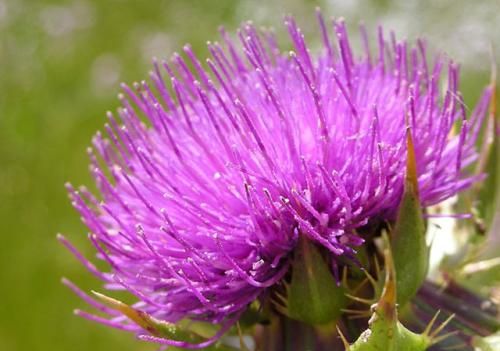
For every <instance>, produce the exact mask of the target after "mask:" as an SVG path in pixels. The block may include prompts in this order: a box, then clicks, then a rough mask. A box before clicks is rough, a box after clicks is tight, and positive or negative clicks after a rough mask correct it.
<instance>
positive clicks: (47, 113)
mask: <svg viewBox="0 0 500 351" xmlns="http://www.w3.org/2000/svg"><path fill="white" fill-rule="evenodd" d="M316 5H320V6H321V7H322V8H323V10H324V12H325V15H327V16H335V17H339V16H343V17H345V18H346V20H347V22H348V23H349V25H350V26H351V27H354V26H356V25H357V23H358V21H359V20H361V19H363V20H364V21H365V22H366V23H367V24H368V28H371V29H374V28H375V24H377V23H382V24H384V26H385V27H386V28H393V29H395V30H396V31H397V33H398V36H399V37H405V36H407V37H408V38H410V39H412V38H415V37H416V36H417V35H421V36H424V37H426V38H428V39H429V41H430V42H431V47H432V48H434V49H436V48H438V49H440V50H444V51H446V52H447V53H448V54H449V55H450V56H451V57H454V58H456V59H457V61H459V62H460V63H462V64H463V81H462V82H463V85H462V88H463V91H464V94H465V96H466V102H467V103H468V104H469V106H470V105H472V104H473V102H474V101H475V99H476V98H477V97H478V95H479V93H480V87H481V86H483V85H485V84H486V83H487V82H488V79H489V78H488V77H489V73H490V58H489V44H490V43H493V44H494V45H495V47H496V50H497V56H499V55H498V49H499V48H500V36H499V35H498V34H497V33H495V30H496V31H498V23H500V2H499V1H498V0H487V1H482V2H477V3H474V2H472V1H467V0H461V1H457V0H441V1H418V0H411V1H391V0H380V1H361V0H356V1H354V0H353V1H349V0H345V1H299V0H289V1H286V0H281V1H271V0H267V1H259V0H245V1H243V0H242V1H239V0H165V1H146V0H143V1H129V0H107V1H103V0H74V1H73V0H70V1H50V0H43V1H35V0H33V1H28V0H0V228H1V229H0V230H1V242H0V350H1V351H11V350H12V351H17V350H33V351H34V350H51V351H58V350H65V351H66V350H73V351H78V350H93V351H100V350H122V351H126V350H154V349H156V347H154V346H152V345H146V344H144V343H139V342H137V341H135V339H134V337H133V336H132V335H129V334H126V333H123V332H118V331H113V330H110V329H107V328H105V327H103V326H100V325H96V324H92V323H90V322H87V321H85V320H83V319H80V318H76V317H74V316H73V314H72V309H73V308H75V307H84V303H82V302H81V301H80V300H79V299H78V298H77V297H75V296H74V295H73V293H72V292H70V291H69V290H68V289H66V288H64V287H63V286H62V285H61V284H60V278H61V276H67V277H70V278H71V279H72V280H73V281H75V282H77V283H78V284H79V285H80V286H81V287H83V288H84V289H87V290H88V289H90V288H92V287H93V288H98V287H99V286H98V285H97V284H98V282H97V281H96V280H93V279H92V278H91V277H90V275H89V274H88V273H87V272H86V271H85V269H84V268H83V267H82V266H80V265H79V264H78V263H77V262H76V261H75V260H74V259H73V257H72V256H71V255H70V254H69V253H68V252H67V251H66V250H65V249H64V248H63V247H62V246H61V245H60V244H59V243H58V242H57V241H56V239H55V234H56V233H57V232H62V233H64V234H66V235H67V236H68V237H69V238H70V239H71V240H72V241H73V242H74V243H75V244H77V246H78V247H80V248H81V249H82V251H83V252H84V253H86V254H87V256H88V257H90V256H91V254H92V250H91V249H90V245H89V244H88V243H87V242H86V230H85V228H84V227H83V226H82V225H81V224H80V222H79V216H78V214H76V213H75V212H74V211H73V209H72V208H71V206H70V204H69V201H68V200H67V197H66V193H65V190H64V187H63V184H64V182H65V181H68V180H69V181H71V182H72V183H74V184H76V185H79V184H91V179H90V177H89V175H88V172H87V158H86V153H85V148H86V147H87V145H88V144H89V142H90V139H91V137H92V135H93V134H94V132H95V131H96V130H98V129H100V128H101V127H102V125H103V123H104V117H105V112H106V111H107V110H113V109H115V108H116V107H117V99H116V94H117V93H118V91H119V83H120V82H121V81H125V82H129V83H130V82H133V81H136V80H141V79H143V78H146V77H147V73H148V71H149V69H150V62H151V61H150V59H151V57H152V56H157V57H160V58H167V57H169V56H170V55H171V54H172V53H173V52H174V51H175V50H179V49H181V48H182V45H183V44H184V43H187V42H189V43H191V44H192V45H193V46H194V48H195V49H196V51H197V52H198V53H200V55H202V56H203V55H204V54H205V53H206V50H205V48H204V43H205V41H206V40H214V39H216V38H217V27H218V25H220V24H224V26H226V27H227V28H228V29H230V30H234V29H235V28H236V27H237V25H238V23H240V22H242V21H243V20H247V19H252V20H254V22H256V23H258V24H259V25H260V24H262V25H266V26H273V27H275V28H276V29H277V30H278V31H281V30H282V29H281V28H282V27H281V22H282V16H283V14H287V13H292V14H294V15H295V16H296V17H297V18H298V20H299V23H300V24H301V26H302V27H304V28H305V31H306V33H307V36H308V39H309V40H310V41H311V42H312V43H317V42H318V36H317V35H316V34H315V33H314V32H313V31H312V30H313V28H314V25H315V23H314V7H315V6H316ZM282 33H283V32H282ZM495 41H496V42H495Z"/></svg>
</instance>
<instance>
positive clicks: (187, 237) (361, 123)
mask: <svg viewBox="0 0 500 351" xmlns="http://www.w3.org/2000/svg"><path fill="white" fill-rule="evenodd" d="M319 23H320V33H321V37H322V38H323V46H322V50H321V52H320V53H318V54H317V55H314V54H312V53H311V52H310V51H309V49H308V48H307V45H306V43H305V40H304V37H303V35H302V33H301V32H300V30H299V28H298V27H297V26H296V24H295V22H294V20H293V19H291V18H289V19H287V21H286V27H287V29H288V31H289V33H290V37H291V42H292V45H293V46H294V50H293V52H291V53H289V52H283V51H282V49H280V47H279V45H278V43H277V42H276V40H275V38H274V36H273V35H272V34H271V33H267V32H266V33H261V32H259V31H257V30H256V29H255V28H254V27H253V26H252V25H251V24H246V25H244V26H243V27H242V28H241V29H240V31H239V32H238V37H239V45H237V44H235V42H234V41H233V40H231V39H230V37H229V35H228V34H227V33H225V32H224V31H222V41H223V44H222V45H220V44H218V43H214V44H209V46H208V48H209V51H210V54H211V58H210V59H208V60H207V61H206V62H204V63H201V62H200V61H199V59H198V58H197V57H196V56H195V55H194V53H193V52H192V50H191V48H190V47H185V48H184V53H185V56H184V57H182V56H180V55H174V57H173V59H172V60H171V61H170V62H168V63H167V62H161V63H158V62H155V65H154V71H153V72H152V73H151V82H152V84H148V83H146V82H142V83H141V84H137V85H135V86H134V88H129V87H127V86H123V89H124V93H125V94H124V96H122V97H121V101H122V107H121V108H120V109H119V110H118V114H117V116H113V115H112V114H111V113H110V114H109V115H108V118H109V123H108V124H107V125H106V127H105V135H102V134H100V133H99V134H97V135H96V137H95V138H94V140H93V150H92V151H91V152H90V155H91V160H92V162H91V171H92V174H93V175H94V177H95V179H96V183H97V186H98V187H99V190H100V194H101V195H100V196H101V197H100V198H99V199H98V198H95V197H94V196H93V195H91V194H90V193H89V192H87V191H86V190H84V189H83V191H75V190H74V189H73V188H71V187H69V189H70V194H71V198H72V200H73V203H74V205H75V207H76V208H77V209H78V211H79V212H80V213H81V215H82V218H83V221H84V222H85V224H86V225H87V226H88V228H89V230H90V232H91V233H92V234H91V235H90V239H91V241H92V243H93V244H94V245H95V247H96V248H97V250H98V252H99V255H98V256H99V258H100V259H103V260H105V261H107V262H108V263H109V265H110V267H111V270H110V272H105V273H101V272H99V271H97V270H96V269H94V267H93V266H92V265H91V264H90V263H88V262H86V261H85V264H87V265H88V266H89V268H90V269H91V270H92V271H93V272H94V273H95V274H96V275H98V276H99V277H100V278H101V279H103V280H104V281H105V283H106V287H108V288H109V289H122V290H128V291H130V292H131V293H133V294H134V295H135V296H136V297H137V298H138V299H139V301H140V302H138V303H137V304H136V306H135V307H136V308H139V309H141V310H142V311H144V312H147V313H148V314H150V315H152V316H154V317H155V318H158V319H162V320H166V321H172V322H175V321H178V320H180V319H182V318H190V319H193V320H203V321H210V322H214V323H222V324H223V325H229V324H231V323H232V322H233V321H234V320H235V318H237V317H238V315H239V314H240V313H241V312H242V311H244V310H245V308H246V307H247V306H248V304H250V303H251V302H252V301H254V300H255V299H257V298H259V297H260V296H262V294H263V292H264V291H265V289H266V288H268V287H271V286H273V285H274V284H276V283H277V282H279V281H280V280H281V279H282V278H283V277H284V275H285V274H286V272H287V271H288V268H289V265H290V259H291V253H292V252H293V250H294V248H295V246H296V244H297V242H298V238H299V236H305V237H306V238H307V239H308V240H310V241H312V242H314V243H315V244H317V245H318V246H320V247H323V248H324V250H325V252H329V253H330V254H329V261H330V262H329V263H331V265H332V268H333V269H332V272H333V273H335V272H336V271H337V266H338V265H339V264H340V263H342V262H345V261H344V260H343V258H346V259H348V260H352V259H355V257H354V256H355V249H356V247H357V246H359V245H361V244H362V243H363V232H364V228H366V226H367V225H368V224H369V223H379V222H382V221H386V220H389V221H390V220H393V219H394V217H395V214H396V212H397V208H398V205H399V202H400V200H401V195H402V191H403V182H404V173H405V163H406V130H407V128H411V130H412V134H413V136H414V143H415V154H416V159H417V173H418V183H419V189H420V198H421V201H422V204H423V205H424V206H429V205H433V204H436V203H438V202H440V201H442V200H444V199H446V198H449V197H450V196H453V195H455V194H456V193H457V192H459V191H461V190H463V189H465V188H467V187H468V186H469V185H470V184H471V183H472V182H474V181H475V180H476V178H475V177H471V176H467V175H466V174H465V173H464V171H463V170H464V168H465V167H467V166H468V165H470V164H471V163H472V162H474V160H475V159H476V157H477V155H476V149H475V142H476V138H477V135H478V133H479V129H480V127H481V121H482V119H483V116H484V114H485V111H486V109H487V104H488V99H489V94H490V92H489V91H486V92H485V94H484V95H483V97H482V98H481V100H480V102H479V104H478V106H477V108H476V109H475V110H474V111H473V112H472V113H471V114H470V116H469V117H467V115H466V109H465V107H464V104H463V101H462V98H461V95H460V92H459V90H458V67H457V66H456V65H455V64H453V63H451V62H448V61H446V60H444V59H442V58H440V57H438V58H436V59H435V60H434V61H432V62H429V61H428V60H427V53H426V49H425V45H424V43H423V42H421V41H418V42H417V45H416V46H415V47H410V46H409V45H408V44H407V42H405V41H403V42H397V41H396V40H395V39H394V37H393V36H391V40H389V41H388V40H386V39H385V37H384V35H383V33H382V29H381V28H379V31H378V34H377V41H376V43H377V49H376V50H373V51H372V50H371V49H370V45H369V42H368V39H367V34H366V32H365V30H364V29H363V28H362V30H361V38H362V42H363V43H364V44H365V47H364V50H363V52H362V54H361V55H356V54H355V53H354V52H353V50H352V49H351V46H350V44H349V39H348V36H347V31H346V28H345V25H344V23H343V22H342V21H338V22H334V23H332V24H328V25H327V24H326V23H325V21H324V20H323V18H322V17H321V16H319ZM327 27H328V28H327ZM330 27H331V29H329V28H330ZM189 67H193V68H192V69H191V68H189ZM443 76H444V77H446V78H445V79H443V78H442V77H443ZM443 88H444V94H442V93H441V92H442V91H443ZM67 245H68V246H70V245H69V244H67ZM70 248H71V249H72V250H74V249H73V248H72V247H71V246H70ZM75 252H76V251H75ZM332 279H334V278H333V277H332ZM106 311H107V310H106ZM107 312H109V311H107ZM110 314H111V319H110V320H106V321H104V322H105V323H108V324H111V325H113V326H116V327H119V328H125V329H130V330H135V331H140V328H139V327H138V326H135V325H133V324H131V323H130V322H129V321H128V320H127V319H126V318H124V317H121V316H119V315H116V314H114V313H110ZM91 318H92V317H91ZM99 320H101V321H103V320H102V319H99Z"/></svg>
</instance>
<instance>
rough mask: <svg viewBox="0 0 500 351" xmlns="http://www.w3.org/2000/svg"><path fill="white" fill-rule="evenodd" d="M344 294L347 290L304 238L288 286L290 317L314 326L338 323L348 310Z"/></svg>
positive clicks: (300, 242) (315, 249)
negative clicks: (338, 282) (344, 308)
mask: <svg viewBox="0 0 500 351" xmlns="http://www.w3.org/2000/svg"><path fill="white" fill-rule="evenodd" d="M344 293H345V291H344V289H343V288H342V287H339V286H337V285H336V283H335V280H334V278H333V276H332V273H331V271H330V269H329V268H328V265H327V264H326V262H325V260H324V259H323V257H322V256H321V254H320V252H319V251H318V249H317V248H316V247H315V246H314V244H312V243H311V242H309V241H308V239H307V238H306V237H305V236H304V235H301V237H300V239H299V245H298V247H297V249H296V252H295V258H294V262H293V270H292V282H291V283H290V286H289V287H288V301H287V312H288V315H289V317H290V318H293V319H297V320H300V321H302V322H305V323H308V324H311V325H320V324H326V323H329V322H331V321H333V320H336V319H337V318H338V317H339V316H340V314H341V309H342V308H343V307H345V303H346V300H347V299H346V297H345V296H344Z"/></svg>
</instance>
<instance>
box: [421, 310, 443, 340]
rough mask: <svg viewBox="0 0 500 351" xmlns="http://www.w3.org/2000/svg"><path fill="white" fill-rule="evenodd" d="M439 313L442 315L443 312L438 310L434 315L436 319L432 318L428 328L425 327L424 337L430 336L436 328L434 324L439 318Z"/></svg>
mask: <svg viewBox="0 0 500 351" xmlns="http://www.w3.org/2000/svg"><path fill="white" fill-rule="evenodd" d="M439 313H441V310H438V311H437V312H436V313H435V314H434V317H432V319H431V321H430V322H429V324H427V327H425V330H424V332H423V333H422V335H425V336H429V333H430V331H431V329H432V327H433V326H434V323H435V322H436V319H437V317H438V316H439Z"/></svg>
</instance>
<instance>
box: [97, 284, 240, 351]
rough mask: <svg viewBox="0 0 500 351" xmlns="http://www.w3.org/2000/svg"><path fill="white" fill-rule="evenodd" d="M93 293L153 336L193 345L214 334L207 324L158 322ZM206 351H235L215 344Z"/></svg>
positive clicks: (119, 302)
mask: <svg viewBox="0 0 500 351" xmlns="http://www.w3.org/2000/svg"><path fill="white" fill-rule="evenodd" d="M92 293H93V294H94V295H95V296H96V297H97V298H98V299H99V300H100V301H101V302H103V303H104V304H105V305H107V306H108V307H110V308H112V309H114V310H116V311H119V312H121V313H123V314H124V315H125V316H127V317H128V318H129V319H130V320H132V321H133V322H134V323H136V324H137V325H139V326H140V327H141V328H143V329H144V330H146V331H148V332H149V333H150V334H151V335H154V336H158V337H162V338H167V339H172V340H178V341H188V342H191V343H197V342H202V341H204V340H205V338H208V337H210V335H212V334H213V330H207V329H214V328H213V326H208V325H206V324H204V325H201V324H198V325H197V324H196V323H193V322H191V321H188V320H183V321H180V322H178V323H176V324H173V323H168V322H165V321H161V320H158V319H156V318H154V317H153V316H151V315H149V314H147V313H145V312H143V311H140V310H137V309H135V308H133V307H131V306H129V305H127V304H126V303H124V302H121V301H119V300H116V299H114V298H112V297H109V296H106V295H104V294H101V293H98V292H96V291H92ZM206 350H214V351H215V350H218V351H235V349H234V348H232V347H229V346H227V345H221V344H215V345H212V346H209V347H208V348H206Z"/></svg>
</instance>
